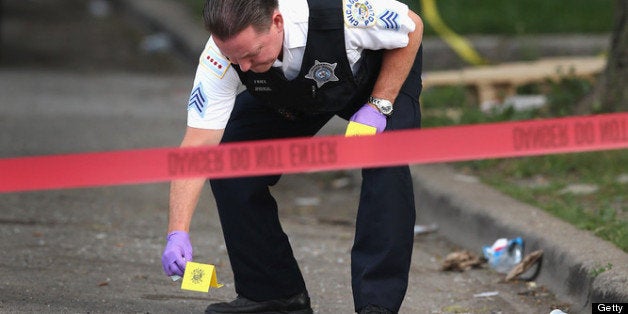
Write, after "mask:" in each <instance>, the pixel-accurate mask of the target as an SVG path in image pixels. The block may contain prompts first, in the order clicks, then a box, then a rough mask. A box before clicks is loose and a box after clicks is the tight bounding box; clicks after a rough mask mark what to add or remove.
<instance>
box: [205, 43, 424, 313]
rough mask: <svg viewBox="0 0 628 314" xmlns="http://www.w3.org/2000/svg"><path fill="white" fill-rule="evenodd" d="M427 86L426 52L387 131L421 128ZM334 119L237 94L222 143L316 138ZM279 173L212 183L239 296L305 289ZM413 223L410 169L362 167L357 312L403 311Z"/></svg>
mask: <svg viewBox="0 0 628 314" xmlns="http://www.w3.org/2000/svg"><path fill="white" fill-rule="evenodd" d="M420 91H421V54H420V52H419V55H417V60H416V61H415V64H414V66H413V69H412V72H411V73H410V75H409V77H408V79H407V80H406V82H405V83H404V85H403V87H402V90H401V92H400V94H399V96H398V97H397V99H396V101H395V103H394V113H393V115H392V116H391V117H390V118H388V121H387V126H386V131H390V130H398V129H408V128H418V127H420V120H421V113H420V107H419V99H418V98H419V94H420ZM333 116H334V113H329V114H322V115H317V116H308V117H304V118H301V119H297V120H286V119H285V118H284V117H283V116H281V115H279V114H277V113H276V112H275V111H274V110H273V109H269V108H267V107H265V106H263V105H262V104H260V103H259V102H258V101H257V100H256V99H255V98H253V97H252V96H251V95H250V94H249V93H248V92H246V91H244V92H242V93H241V94H240V95H238V97H237V99H236V104H235V107H234V110H233V112H232V114H231V117H230V120H229V122H228V124H227V127H226V129H225V133H224V136H223V139H222V142H223V143H226V142H236V141H249V140H263V139H275V138H287V137H303V136H313V135H315V134H316V132H317V131H319V130H320V129H321V128H322V127H323V126H324V125H325V123H327V121H329V120H330V119H331V118H332V117H333ZM408 145H413V144H412V143H408ZM279 178H280V176H279V175H274V176H259V177H246V178H231V179H217V180H211V187H212V191H213V193H214V197H215V199H216V203H217V207H218V212H219V216H220V221H221V224H222V229H223V233H224V238H225V243H226V245H227V251H228V254H229V259H230V262H231V266H232V269H233V273H234V280H235V289H236V293H238V294H239V295H242V296H245V297H247V298H249V299H252V300H257V301H262V300H270V299H276V298H284V297H288V296H292V295H295V294H298V293H300V292H303V291H305V290H306V287H305V282H304V280H303V276H302V275H301V272H300V270H299V266H298V265H297V262H296V260H295V258H294V256H293V253H292V248H291V246H290V243H289V241H288V237H287V236H286V234H285V233H284V231H283V229H282V227H281V224H280V221H279V216H278V210H277V203H276V202H275V199H274V198H273V197H272V195H271V194H270V191H269V187H270V186H272V185H274V184H276V183H277V181H278V180H279ZM414 223H415V204H414V191H413V187H412V178H411V176H410V170H409V168H408V166H400V167H386V168H370V169H363V170H362V189H361V195H360V203H359V206H358V213H357V220H356V231H355V240H354V244H353V248H352V252H351V275H352V287H353V295H354V304H355V307H356V309H359V308H361V307H363V306H366V305H368V304H376V305H380V306H384V307H386V308H389V309H391V310H394V311H398V310H399V307H400V306H401V302H402V301H403V298H404V296H405V293H406V289H407V285H408V273H409V269H410V260H411V255H412V247H413V238H414V234H413V228H414ZM321 232H325V231H324V230H321Z"/></svg>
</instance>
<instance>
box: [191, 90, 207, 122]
mask: <svg viewBox="0 0 628 314" xmlns="http://www.w3.org/2000/svg"><path fill="white" fill-rule="evenodd" d="M206 108H207V95H205V92H204V91H203V84H201V83H198V85H196V87H195V88H194V90H192V94H190V101H189V102H188V111H190V110H196V112H198V114H199V115H200V116H201V118H202V117H203V116H204V115H205V109H206Z"/></svg>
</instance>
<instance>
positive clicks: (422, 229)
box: [414, 224, 438, 236]
mask: <svg viewBox="0 0 628 314" xmlns="http://www.w3.org/2000/svg"><path fill="white" fill-rule="evenodd" d="M436 230H438V225H437V224H429V225H414V235H415V236H416V235H421V234H426V233H432V232H435V231H436Z"/></svg>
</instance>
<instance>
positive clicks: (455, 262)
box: [441, 250, 484, 272]
mask: <svg viewBox="0 0 628 314" xmlns="http://www.w3.org/2000/svg"><path fill="white" fill-rule="evenodd" d="M483 263H484V260H482V259H481V258H480V257H478V256H477V255H476V254H474V253H472V252H469V251H466V250H464V251H456V252H453V253H449V254H448V255H447V257H445V260H444V261H443V266H442V268H441V269H442V270H443V271H460V272H462V271H465V270H468V269H471V268H472V267H481V266H482V264H483Z"/></svg>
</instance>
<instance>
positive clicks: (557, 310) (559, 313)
mask: <svg viewBox="0 0 628 314" xmlns="http://www.w3.org/2000/svg"><path fill="white" fill-rule="evenodd" d="M550 314H567V313H565V312H563V311H561V310H559V309H555V310H553V311H551V312H550Z"/></svg>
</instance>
